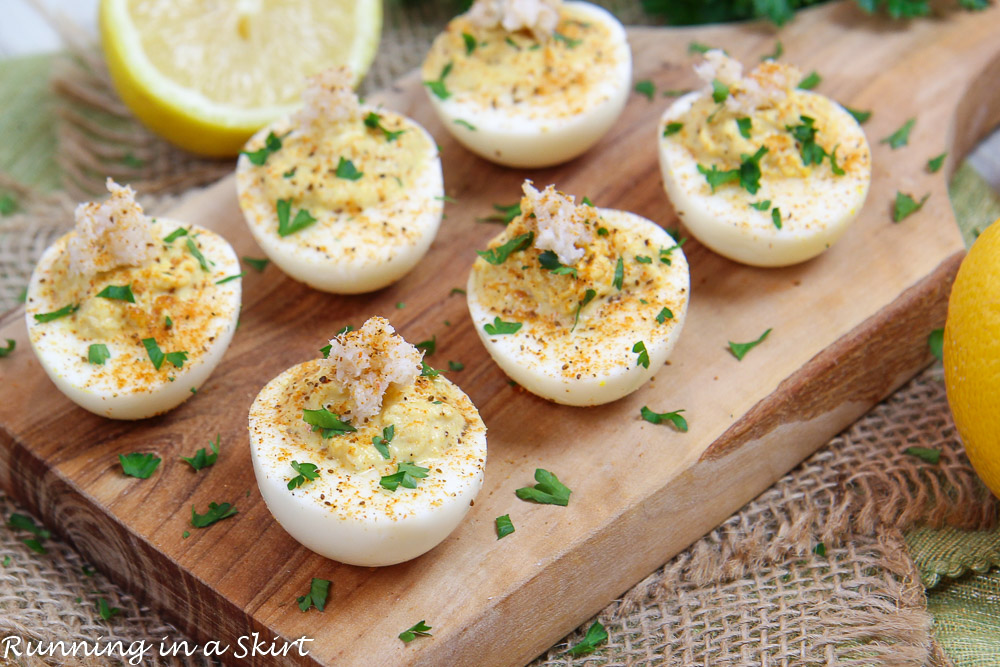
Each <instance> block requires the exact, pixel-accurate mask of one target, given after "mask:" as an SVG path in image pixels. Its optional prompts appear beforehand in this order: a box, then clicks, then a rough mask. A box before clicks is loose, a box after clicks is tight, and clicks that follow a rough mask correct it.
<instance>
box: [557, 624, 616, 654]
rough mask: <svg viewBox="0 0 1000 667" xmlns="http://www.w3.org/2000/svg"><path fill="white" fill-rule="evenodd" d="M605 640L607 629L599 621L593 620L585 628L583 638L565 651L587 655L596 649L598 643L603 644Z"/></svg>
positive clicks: (606, 638)
mask: <svg viewBox="0 0 1000 667" xmlns="http://www.w3.org/2000/svg"><path fill="white" fill-rule="evenodd" d="M607 640H608V632H607V630H605V629H604V626H603V625H601V622H600V621H594V624H593V625H591V626H590V627H589V628H587V634H586V635H584V637H583V639H582V640H581V641H580V642H579V643H578V644H575V645H574V646H573V647H572V648H570V649H569V650H568V651H566V653H568V654H569V655H587V654H588V653H593V652H594V651H596V650H597V647H598V645H600V644H603V643H604V642H606V641H607Z"/></svg>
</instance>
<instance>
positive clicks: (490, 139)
mask: <svg viewBox="0 0 1000 667" xmlns="http://www.w3.org/2000/svg"><path fill="white" fill-rule="evenodd" d="M421 72H422V75H423V79H424V85H425V86H426V88H427V93H428V95H429V97H430V100H431V102H432V103H433V105H434V108H435V109H436V111H437V113H438V115H439V116H440V117H441V121H442V123H443V124H444V126H445V127H446V128H447V129H448V131H449V132H451V133H452V134H453V135H454V136H455V138H456V139H457V140H458V141H459V142H461V143H462V144H463V145H464V146H465V147H466V148H468V149H469V150H471V151H472V152H474V153H476V154H477V155H479V156H481V157H483V158H485V159H487V160H490V161H491V162H496V163H498V164H503V165H508V166H511V167H545V166H549V165H554V164H559V163H561V162H566V161H567V160H570V159H572V158H574V157H576V156H578V155H580V154H582V153H584V152H585V151H586V150H587V149H589V148H590V147H591V146H593V145H594V144H595V143H597V141H598V139H600V138H601V137H602V136H604V133H605V132H607V131H608V129H609V128H610V127H611V125H612V124H614V122H615V120H616V119H617V118H618V116H619V115H620V114H621V111H622V109H623V108H624V106H625V101H626V98H627V97H628V94H629V90H630V89H631V78H632V54H631V51H630V49H629V45H628V41H627V39H626V35H625V29H624V28H623V27H622V25H621V23H619V22H618V20H617V19H616V18H615V17H614V16H612V15H611V14H609V13H608V12H607V11H605V10H604V9H602V8H600V7H597V6H596V5H592V4H590V3H587V2H565V3H564V2H562V1H561V0H477V1H476V2H475V3H474V4H473V5H472V7H471V8H470V9H469V11H468V12H466V13H465V14H462V15H460V16H458V17H456V18H454V19H453V20H452V21H451V22H450V23H449V24H448V25H447V27H446V28H445V30H444V32H443V33H441V34H440V35H438V37H437V38H436V39H435V40H434V43H433V45H432V46H431V49H430V52H429V53H428V54H427V58H426V59H425V60H424V64H423V68H422V70H421Z"/></svg>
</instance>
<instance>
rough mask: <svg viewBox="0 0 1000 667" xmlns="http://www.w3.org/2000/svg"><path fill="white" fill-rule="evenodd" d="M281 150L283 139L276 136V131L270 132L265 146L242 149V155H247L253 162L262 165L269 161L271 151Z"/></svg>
mask: <svg viewBox="0 0 1000 667" xmlns="http://www.w3.org/2000/svg"><path fill="white" fill-rule="evenodd" d="M279 150H281V139H280V138H279V137H277V136H275V134H274V132H268V134H267V139H265V140H264V147H263V148H259V149H257V150H255V151H240V155H246V156H247V158H248V159H249V160H250V163H251V164H254V165H256V166H258V167H260V166H263V165H264V163H265V162H267V158H268V157H270V156H271V153H274V152H275V151H279Z"/></svg>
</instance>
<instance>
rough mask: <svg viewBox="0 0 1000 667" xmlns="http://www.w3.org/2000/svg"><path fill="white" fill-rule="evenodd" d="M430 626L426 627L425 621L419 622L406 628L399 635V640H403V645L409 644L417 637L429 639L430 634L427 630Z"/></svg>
mask: <svg viewBox="0 0 1000 667" xmlns="http://www.w3.org/2000/svg"><path fill="white" fill-rule="evenodd" d="M430 629H431V626H429V625H427V623H426V622H425V621H420V622H419V623H417V624H416V625H414V626H413V627H412V628H408V629H406V630H403V631H402V632H400V633H399V638H400V639H402V640H403V643H405V644H409V643H410V642H412V641H413V640H414V639H416V638H417V637H431V636H432V635H431V633H430V632H428V630H430Z"/></svg>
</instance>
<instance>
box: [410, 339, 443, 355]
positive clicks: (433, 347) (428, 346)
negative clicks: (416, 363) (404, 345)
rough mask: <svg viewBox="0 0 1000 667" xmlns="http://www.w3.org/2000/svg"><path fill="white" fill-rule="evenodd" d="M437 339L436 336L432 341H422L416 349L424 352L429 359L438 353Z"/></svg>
mask: <svg viewBox="0 0 1000 667" xmlns="http://www.w3.org/2000/svg"><path fill="white" fill-rule="evenodd" d="M437 339H438V337H437V336H436V335H434V336H431V339H430V340H422V341H420V342H419V343H417V344H416V345H415V346H414V347H416V348H417V349H418V350H423V351H424V352H425V354H424V356H426V357H429V356H431V355H432V354H434V353H435V352H436V351H437Z"/></svg>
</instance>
